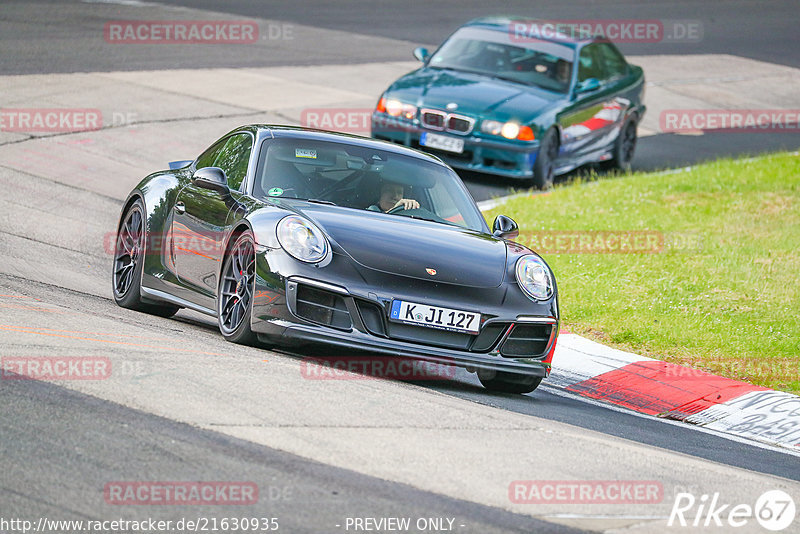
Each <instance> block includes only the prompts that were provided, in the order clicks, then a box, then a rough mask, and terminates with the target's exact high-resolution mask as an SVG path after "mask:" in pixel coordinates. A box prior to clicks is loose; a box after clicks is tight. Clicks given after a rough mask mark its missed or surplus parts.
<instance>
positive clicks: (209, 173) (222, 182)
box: [192, 167, 231, 198]
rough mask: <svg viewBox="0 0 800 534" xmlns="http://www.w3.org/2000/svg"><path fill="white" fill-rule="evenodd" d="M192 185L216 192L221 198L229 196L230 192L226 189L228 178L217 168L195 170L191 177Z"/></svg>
mask: <svg viewBox="0 0 800 534" xmlns="http://www.w3.org/2000/svg"><path fill="white" fill-rule="evenodd" d="M192 183H194V185H196V186H197V187H202V188H204V189H211V190H212V191H216V192H217V193H219V194H220V196H221V197H223V198H225V197H228V196H230V194H231V190H230V188H228V177H227V176H225V171H223V170H222V169H220V168H219V167H203V168H202V169H197V170H196V171H194V174H193V175H192Z"/></svg>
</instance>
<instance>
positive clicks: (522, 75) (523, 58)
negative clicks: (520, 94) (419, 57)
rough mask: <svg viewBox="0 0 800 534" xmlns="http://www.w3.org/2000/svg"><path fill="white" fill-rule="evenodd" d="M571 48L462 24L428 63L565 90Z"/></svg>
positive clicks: (572, 55) (568, 75)
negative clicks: (515, 39) (514, 38)
mask: <svg viewBox="0 0 800 534" xmlns="http://www.w3.org/2000/svg"><path fill="white" fill-rule="evenodd" d="M573 57H574V50H573V49H572V48H570V47H568V46H565V45H563V44H560V43H553V42H549V41H543V40H535V39H528V40H521V41H513V40H512V39H511V36H510V35H509V34H508V32H498V31H493V30H483V29H476V28H462V29H460V30H458V31H457V32H456V33H455V34H454V35H453V36H452V37H451V38H450V39H448V40H447V41H446V42H445V43H444V44H443V45H442V46H441V48H440V49H439V50H437V51H436V53H435V54H434V55H433V57H431V59H430V61H429V62H428V66H429V67H430V68H434V69H442V68H446V69H453V70H461V71H466V72H475V73H479V74H486V75H489V76H492V77H494V78H500V79H503V80H508V81H511V82H516V83H521V84H525V85H536V86H538V87H541V88H542V89H546V90H548V91H556V92H559V93H563V92H566V91H567V89H568V88H569V83H570V81H571V80H572V61H573Z"/></svg>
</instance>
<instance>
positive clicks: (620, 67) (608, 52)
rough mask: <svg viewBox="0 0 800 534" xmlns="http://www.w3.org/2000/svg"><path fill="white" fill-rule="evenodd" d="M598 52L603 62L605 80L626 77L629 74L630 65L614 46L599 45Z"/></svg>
mask: <svg viewBox="0 0 800 534" xmlns="http://www.w3.org/2000/svg"><path fill="white" fill-rule="evenodd" d="M597 51H598V52H599V53H600V56H601V57H602V60H603V78H604V79H611V78H618V77H620V76H624V75H625V74H627V73H628V64H627V63H625V60H624V59H623V58H622V55H621V54H620V53H619V52H617V51H616V50H615V49H614V47H613V46H611V45H608V44H598V45H597Z"/></svg>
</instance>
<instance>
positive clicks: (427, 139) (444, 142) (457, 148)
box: [419, 132, 464, 154]
mask: <svg viewBox="0 0 800 534" xmlns="http://www.w3.org/2000/svg"><path fill="white" fill-rule="evenodd" d="M419 144H421V145H422V146H426V147H428V148H438V149H439V150H446V151H448V152H455V153H457V154H461V153H462V152H464V140H463V139H459V138H458V137H449V136H447V135H439V134H432V133H428V132H424V133H423V134H422V136H420V138H419Z"/></svg>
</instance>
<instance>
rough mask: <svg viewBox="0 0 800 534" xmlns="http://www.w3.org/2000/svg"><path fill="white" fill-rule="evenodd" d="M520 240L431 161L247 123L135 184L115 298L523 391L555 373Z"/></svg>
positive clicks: (275, 341)
mask: <svg viewBox="0 0 800 534" xmlns="http://www.w3.org/2000/svg"><path fill="white" fill-rule="evenodd" d="M518 232H519V230H518V228H517V225H516V223H514V221H512V220H511V219H509V218H508V217H504V216H500V217H497V219H496V220H495V221H494V228H493V229H492V230H490V229H489V227H488V226H487V224H486V222H485V221H484V219H483V217H482V215H481V213H480V211H479V210H478V208H477V206H476V205H475V202H474V201H473V199H472V197H471V196H470V194H469V192H468V191H467V189H466V188H465V186H464V184H463V183H462V182H461V180H460V179H459V177H458V175H456V173H455V172H454V171H453V170H452V169H451V168H450V167H448V166H447V165H445V164H444V163H442V162H441V161H440V160H439V159H437V158H436V157H433V156H429V155H427V154H423V153H421V152H418V151H416V150H413V149H409V148H405V147H401V146H398V145H395V144H392V143H388V142H384V141H377V140H374V139H367V138H363V137H357V136H352V135H344V134H335V133H330V132H322V131H315V130H307V129H302V128H294V127H289V126H268V125H250V126H243V127H241V128H237V129H235V130H233V131H232V132H230V133H228V134H227V135H225V136H224V137H222V138H221V139H219V140H218V141H216V142H215V143H214V144H213V145H211V147H210V148H209V149H208V150H206V151H205V152H203V153H202V154H201V155H200V156H199V157H198V158H197V159H195V160H194V161H181V162H173V163H171V164H170V170H165V171H161V172H156V173H154V174H151V175H150V176H148V177H146V178H145V179H144V180H142V181H141V182H140V183H139V184H138V185H137V186H136V187H135V188H134V189H133V191H131V193H130V195H129V197H128V199H127V200H126V201H125V204H124V207H123V209H122V214H121V216H120V221H119V225H118V227H117V237H116V246H115V252H114V268H113V273H112V280H113V292H114V298H115V300H116V302H117V304H119V305H120V306H123V307H126V308H131V309H135V310H140V311H144V312H149V313H154V314H157V315H161V316H164V317H168V316H171V315H172V314H174V313H175V312H176V311H177V310H178V309H180V308H190V309H193V310H197V311H200V312H203V313H206V314H208V315H211V316H214V317H217V319H218V322H219V329H220V331H221V332H222V335H223V336H224V337H225V338H226V339H228V340H230V341H233V342H236V343H246V344H264V345H272V346H275V345H278V346H294V347H298V346H303V345H307V344H315V345H317V346H318V345H319V344H320V343H322V344H329V345H334V346H337V347H340V348H345V349H352V350H358V351H369V352H371V353H377V354H383V355H392V356H400V357H411V358H417V359H422V360H427V361H430V362H436V363H444V364H449V365H457V366H461V367H465V368H467V369H468V370H470V371H473V372H477V373H478V377H479V378H480V380H481V382H482V383H483V385H484V386H485V387H487V388H489V389H495V390H500V391H507V392H518V393H522V392H529V391H532V390H533V389H535V388H536V387H537V386H538V385H539V383H540V382H541V380H542V378H543V377H546V376H547V375H548V373H549V371H550V362H551V360H552V357H553V352H554V351H555V345H556V338H557V335H558V322H559V315H558V298H557V290H556V282H555V279H554V277H553V274H552V272H551V270H550V268H549V267H548V266H547V264H546V263H545V262H544V260H542V258H540V257H539V256H538V255H536V254H535V253H534V252H533V251H531V250H529V249H527V248H525V247H524V246H522V245H519V244H516V243H514V242H512V241H510V239H513V238H514V237H516V236H517V235H518Z"/></svg>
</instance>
